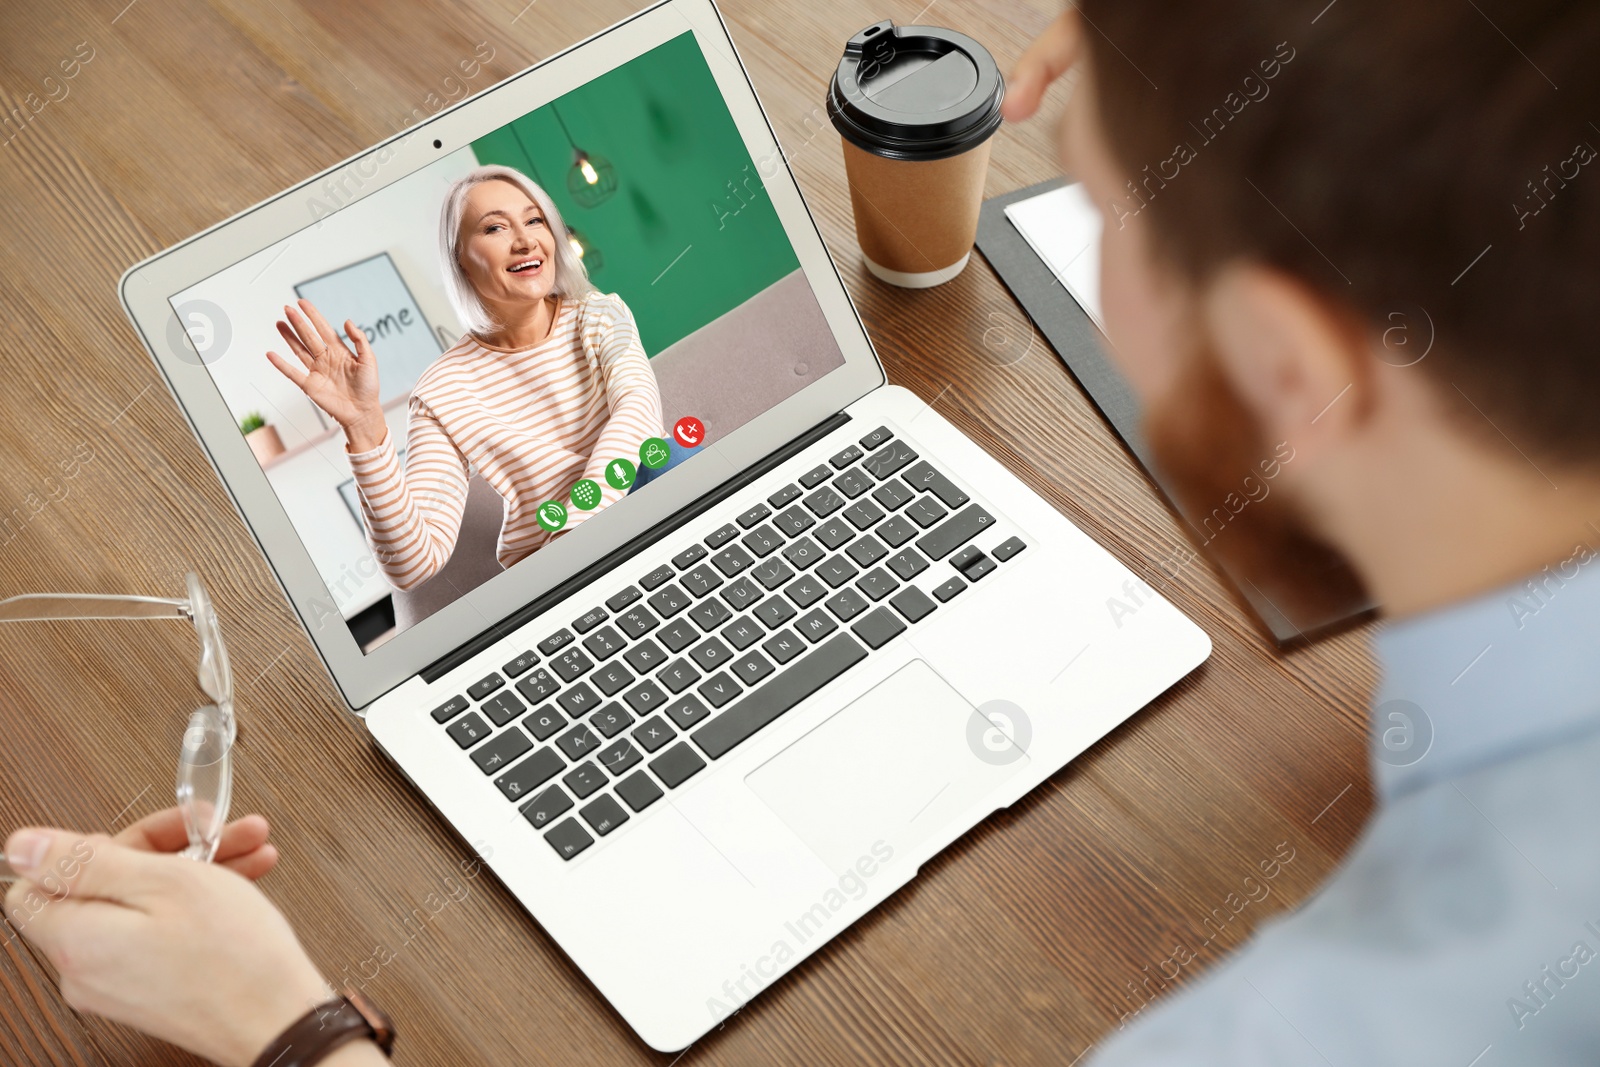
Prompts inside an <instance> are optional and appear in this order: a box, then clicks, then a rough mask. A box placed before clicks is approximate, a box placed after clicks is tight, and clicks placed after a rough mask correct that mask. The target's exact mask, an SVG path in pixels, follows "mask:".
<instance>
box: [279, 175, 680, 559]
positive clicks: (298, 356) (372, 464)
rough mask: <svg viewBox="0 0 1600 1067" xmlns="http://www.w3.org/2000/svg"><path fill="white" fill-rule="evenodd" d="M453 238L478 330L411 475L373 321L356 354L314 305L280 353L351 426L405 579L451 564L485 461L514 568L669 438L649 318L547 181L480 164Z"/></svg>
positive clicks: (443, 223)
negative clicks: (563, 508) (591, 261)
mask: <svg viewBox="0 0 1600 1067" xmlns="http://www.w3.org/2000/svg"><path fill="white" fill-rule="evenodd" d="M439 247H440V258H441V259H442V261H443V263H444V272H445V290H446V292H447V293H448V295H449V297H450V301H451V303H452V304H453V305H454V306H455V309H456V312H457V314H458V315H459V316H460V317H461V320H462V321H463V322H465V323H466V324H467V327H468V332H467V333H466V334H465V335H463V336H462V338H461V340H460V341H458V342H456V344H455V346H454V347H453V348H451V349H450V350H449V351H448V352H446V353H445V354H444V355H442V356H440V357H439V359H438V360H437V361H435V362H434V363H433V364H432V365H431V366H429V367H428V369H427V370H425V371H424V372H423V373H422V376H421V377H420V378H419V379H418V380H417V385H416V388H415V389H413V390H412V393H411V400H410V407H409V411H408V415H407V419H406V444H407V448H406V458H405V465H404V468H403V469H402V467H401V464H400V461H399V460H398V458H397V457H396V454H395V445H394V441H393V439H392V438H391V436H390V434H389V429H388V426H387V424H386V423H385V421H384V415H383V410H382V408H381V407H380V406H379V400H378V397H379V393H378V364H377V360H376V357H374V355H373V352H372V348H371V346H370V345H369V344H368V340H367V337H366V335H365V334H364V333H363V332H362V331H361V329H360V327H358V326H357V325H356V324H355V323H354V322H351V321H349V320H346V322H345V324H344V332H345V336H347V337H349V338H350V339H351V340H352V341H354V343H355V351H353V352H352V351H351V350H350V348H349V346H348V345H346V344H345V343H344V342H343V340H341V339H340V337H339V335H338V332H337V331H335V330H334V329H333V328H332V327H331V326H330V325H329V324H328V322H327V321H326V320H325V319H324V318H323V317H322V315H321V313H320V312H318V311H317V309H316V308H315V307H313V306H312V304H311V302H310V301H308V300H301V301H299V302H298V306H297V307H291V306H285V307H284V315H285V317H286V319H287V321H279V322H278V332H279V333H280V334H282V335H283V339H284V341H285V342H286V343H287V344H288V346H289V350H290V352H291V353H292V355H293V358H285V357H284V356H281V355H279V354H278V353H276V352H268V353H267V358H268V359H269V360H271V362H272V365H273V366H275V367H277V368H278V369H279V370H280V371H282V372H283V373H284V374H285V375H287V376H288V378H289V379H290V380H291V381H293V382H294V383H295V384H296V385H297V386H299V387H300V389H301V390H302V391H303V392H304V393H305V394H306V396H307V397H309V398H310V399H311V401H312V402H313V403H315V404H316V405H317V406H318V407H320V408H321V409H322V410H323V411H325V412H327V413H328V415H329V416H330V417H331V418H333V419H334V420H335V421H337V422H338V423H339V425H340V426H341V427H343V429H344V432H345V438H346V445H345V449H346V452H347V453H348V454H349V457H350V468H351V470H352V471H353V472H354V474H355V480H356V486H357V487H358V489H359V490H360V496H361V510H362V513H363V514H364V515H365V517H366V524H365V525H366V529H367V537H368V540H369V541H370V542H371V546H372V551H373V555H374V556H376V557H377V560H378V563H379V565H380V566H381V567H382V568H383V573H384V576H385V577H386V578H387V579H388V580H389V582H390V584H391V585H393V586H395V587H396V588H398V589H411V588H413V587H414V586H417V585H419V584H421V583H422V582H424V581H426V580H427V579H429V578H431V577H432V576H433V575H435V574H437V573H438V571H439V569H440V568H441V567H443V566H444V565H445V563H446V562H448V561H449V559H450V553H451V552H452V551H453V550H454V548H455V544H456V536H457V534H458V532H459V531H460V528H461V515H462V509H463V506H464V505H465V503H466V498H467V481H468V477H469V471H472V470H476V471H477V472H478V473H480V474H482V475H483V477H484V479H485V480H486V481H488V483H489V484H490V485H492V486H494V488H495V490H496V491H497V492H498V493H499V494H500V496H501V499H502V500H504V501H505V522H504V525H503V526H502V527H501V530H500V539H499V544H498V546H497V551H496V555H497V556H498V558H499V561H500V563H501V565H502V566H505V567H510V566H511V565H512V564H514V563H516V562H517V561H518V560H521V559H522V558H523V557H525V556H527V555H529V554H530V553H531V552H533V551H534V550H535V549H537V548H539V547H540V546H541V545H543V544H545V543H546V542H547V541H548V540H549V539H550V537H551V536H552V535H551V534H550V533H548V532H547V531H546V530H545V529H544V528H543V527H541V526H540V525H539V521H538V518H537V517H536V511H537V509H538V507H539V505H540V504H542V503H544V502H545V501H547V500H557V501H561V502H562V503H563V504H565V503H566V501H567V494H568V492H569V491H570V490H571V488H572V485H573V483H574V482H577V481H578V480H580V479H584V478H588V479H593V480H594V481H595V482H596V483H597V484H598V485H599V486H600V499H599V502H598V503H597V504H596V505H595V507H594V508H592V509H589V510H583V509H579V508H571V509H570V511H569V516H568V518H567V520H566V521H567V525H566V526H565V527H564V528H563V529H562V531H561V532H563V533H565V532H566V530H568V529H571V528H572V526H573V525H575V524H576V523H579V522H581V521H582V520H583V519H584V518H585V517H587V516H588V515H592V514H594V513H595V512H597V511H599V510H601V509H602V508H605V507H607V506H608V505H610V504H612V503H613V502H615V501H616V500H618V499H620V498H621V497H622V496H624V495H625V494H626V492H627V490H623V489H616V488H613V487H612V486H611V485H609V484H608V483H607V481H606V478H605V467H606V463H607V462H608V461H609V460H612V459H616V458H619V457H621V458H630V457H637V455H638V451H639V445H640V443H641V442H642V441H644V440H645V439H646V438H650V437H660V436H661V433H662V429H661V394H660V391H659V389H658V388H657V385H656V378H655V372H654V371H653V370H652V369H651V367H650V361H649V359H648V358H647V357H646V356H645V352H644V348H643V347H642V346H641V345H640V343H639V331H638V328H637V327H636V325H635V324H634V321H633V314H632V312H630V311H629V310H628V306H627V305H626V304H624V303H623V301H622V298H621V297H620V296H618V295H616V294H615V293H601V292H599V291H598V290H596V289H595V287H594V286H593V284H591V283H590V281H589V277H588V274H587V273H586V272H585V270H584V267H583V261H582V260H581V259H580V258H579V257H578V254H577V252H576V251H575V250H574V249H573V247H572V245H571V243H570V240H569V238H568V234H567V227H566V224H565V223H563V222H562V220H561V215H560V213H559V212H558V211H557V210H556V208H555V205H554V204H553V203H551V201H550V198H549V196H548V195H547V194H546V193H545V191H544V190H543V189H541V188H539V186H538V185H536V184H534V182H532V181H530V180H529V179H528V178H527V177H526V176H525V175H523V174H521V173H519V172H517V171H515V170H513V169H511V168H510V167H499V166H494V167H479V168H477V169H476V170H474V171H472V172H471V173H469V174H467V175H466V176H465V177H462V178H460V179H458V180H457V181H456V182H455V183H454V184H452V185H451V186H450V188H449V190H448V191H447V192H446V193H445V197H444V203H443V205H442V207H441V210H440V213H439ZM674 458H678V457H677V456H674ZM643 472H644V469H641V472H640V473H641V475H642V474H643ZM641 480H643V479H642V478H641Z"/></svg>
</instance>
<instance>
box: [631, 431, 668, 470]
mask: <svg viewBox="0 0 1600 1067" xmlns="http://www.w3.org/2000/svg"><path fill="white" fill-rule="evenodd" d="M671 458H672V449H671V447H670V446H669V445H668V444H667V442H666V441H664V440H662V439H661V438H659V437H647V438H645V441H644V443H643V444H642V445H640V446H639V462H640V463H643V464H644V465H645V466H646V467H649V468H650V469H651V470H659V469H660V468H662V467H665V466H666V465H667V460H669V459H671Z"/></svg>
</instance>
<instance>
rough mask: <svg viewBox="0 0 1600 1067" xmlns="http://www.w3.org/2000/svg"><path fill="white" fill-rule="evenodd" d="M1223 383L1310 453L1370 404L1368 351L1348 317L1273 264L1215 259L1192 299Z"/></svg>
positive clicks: (1274, 431) (1272, 436) (1269, 429)
mask: <svg viewBox="0 0 1600 1067" xmlns="http://www.w3.org/2000/svg"><path fill="white" fill-rule="evenodd" d="M1201 315H1202V319H1203V328H1204V329H1205V330H1206V331H1207V333H1208V335H1209V339H1210V343H1211V345H1212V346H1213V347H1214V348H1215V349H1216V352H1217V358H1218V361H1219V362H1220V363H1221V365H1222V370H1223V373H1224V374H1226V375H1227V377H1228V381H1229V383H1230V384H1231V385H1232V386H1233V387H1234V390H1235V392H1237V393H1238V395H1239V396H1240V398H1241V399H1243V401H1244V402H1245V404H1246V406H1247V407H1249V409H1250V410H1251V411H1252V412H1253V413H1254V414H1255V416H1256V418H1257V419H1258V420H1259V421H1260V423H1261V427H1262V429H1263V431H1264V432H1265V433H1266V434H1267V436H1268V439H1269V440H1273V441H1289V442H1291V443H1292V444H1293V445H1294V446H1295V451H1296V453H1297V454H1298V455H1301V456H1305V457H1308V458H1309V457H1311V456H1315V455H1316V454H1317V453H1319V452H1320V451H1323V450H1325V449H1326V448H1328V447H1329V446H1331V445H1336V444H1337V443H1339V442H1340V441H1341V440H1343V439H1345V438H1347V437H1348V436H1349V435H1350V434H1352V433H1354V432H1356V431H1357V430H1359V429H1360V428H1361V427H1362V426H1363V425H1364V424H1365V422H1366V420H1367V418H1368V417H1369V415H1370V409H1371V406H1372V400H1373V397H1372V384H1373V383H1372V354H1371V352H1370V350H1369V348H1368V341H1367V336H1366V331H1365V330H1364V328H1363V327H1362V325H1361V323H1360V322H1359V320H1358V319H1356V317H1355V316H1354V315H1353V314H1351V313H1348V312H1346V311H1345V310H1343V309H1341V308H1338V307H1337V306H1335V305H1334V304H1332V303H1331V302H1330V301H1328V300H1327V299H1325V298H1323V297H1322V296H1320V295H1318V294H1317V293H1315V292H1314V291H1312V290H1311V289H1309V288H1307V287H1306V286H1304V285H1302V284H1301V283H1300V282H1298V281H1296V280H1294V279H1293V278H1290V277H1289V276H1288V275H1285V274H1283V273H1282V272H1280V271H1275V270H1271V269H1269V268H1266V267H1262V266H1260V265H1257V264H1234V265H1230V266H1227V267H1224V268H1223V269H1222V270H1221V271H1220V272H1219V273H1218V274H1217V276H1216V277H1215V279H1214V280H1213V281H1212V283H1211V284H1210V285H1209V286H1208V287H1207V290H1206V292H1205V294H1204V297H1203V299H1202V302H1201Z"/></svg>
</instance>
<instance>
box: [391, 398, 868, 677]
mask: <svg viewBox="0 0 1600 1067" xmlns="http://www.w3.org/2000/svg"><path fill="white" fill-rule="evenodd" d="M849 421H850V416H849V415H848V414H846V413H845V412H843V411H840V412H837V413H836V414H834V415H832V416H831V417H829V418H828V419H826V420H824V421H822V422H819V423H818V424H817V425H815V426H813V427H812V428H811V429H809V430H807V431H806V432H805V433H803V434H801V435H800V436H799V437H796V438H794V439H793V440H791V441H790V442H789V443H788V444H786V445H784V446H783V447H782V448H779V449H777V450H776V451H774V452H771V453H768V454H767V455H766V456H765V457H764V458H763V459H761V460H759V461H758V462H756V463H753V464H751V465H750V466H749V467H746V468H745V469H744V470H742V471H740V472H739V473H738V474H736V475H734V476H733V477H732V478H729V479H728V480H727V481H725V482H723V483H722V484H721V485H719V486H717V487H716V488H715V489H713V490H711V491H710V492H709V493H706V494H704V495H703V496H700V497H697V498H696V499H694V500H693V501H691V502H689V503H688V504H687V505H685V506H684V507H683V508H681V509H679V510H678V511H676V512H674V513H673V514H672V516H671V517H669V518H666V519H663V520H661V521H660V522H658V523H656V524H655V525H654V526H652V527H650V528H649V529H648V530H646V531H645V532H644V533H642V534H640V535H639V536H638V537H635V538H633V539H632V540H631V541H628V542H627V543H626V544H622V545H618V546H617V547H616V548H614V549H612V550H611V551H610V552H608V553H606V554H605V555H604V556H601V557H600V558H599V559H597V560H595V561H594V562H593V563H591V564H589V565H588V566H587V567H585V568H583V569H582V570H580V571H578V572H577V573H576V574H574V575H572V576H571V577H570V578H567V579H566V580H564V581H562V582H561V583H560V584H559V585H556V586H554V587H552V588H551V589H549V590H547V591H546V592H544V593H542V594H540V595H539V596H538V597H536V598H535V599H533V600H531V601H529V602H528V603H527V604H525V605H523V606H522V607H521V608H518V609H517V610H516V611H514V612H512V613H511V614H510V615H507V616H506V617H505V618H504V619H501V620H500V621H499V622H498V623H496V624H495V625H493V626H491V627H489V628H488V629H487V630H484V631H483V632H481V633H479V634H478V635H477V636H476V637H474V638H472V639H471V640H470V641H467V642H466V643H464V644H462V645H459V646H457V647H456V648H455V649H453V650H451V651H449V652H447V653H445V654H444V655H443V656H441V657H440V658H439V659H437V660H435V661H434V662H432V663H430V664H429V665H428V666H426V667H424V668H423V669H422V670H421V671H419V672H417V673H418V676H419V677H420V678H421V679H422V680H423V681H425V682H429V683H431V682H433V681H435V680H437V679H439V678H441V677H443V676H444V675H445V674H446V673H448V672H449V671H452V670H454V669H455V668H457V667H459V666H460V665H461V664H463V663H465V662H466V661H467V660H469V659H471V658H472V657H473V656H475V655H477V654H478V653H479V652H482V651H483V650H484V649H486V648H488V647H489V646H490V645H492V644H494V643H495V642H496V641H498V640H500V639H501V638H502V637H504V636H505V635H506V634H508V633H510V632H511V631H512V630H515V629H517V628H518V627H520V626H522V625H524V624H525V623H527V622H529V621H530V620H532V619H535V618H537V617H539V616H540V615H542V614H544V613H545V612H546V611H548V610H549V609H550V608H551V607H552V606H554V605H555V604H557V603H559V602H560V601H562V600H565V599H566V598H567V597H569V596H571V595H572V593H573V592H575V591H576V590H578V589H581V588H582V587H583V586H586V585H588V584H589V583H590V582H593V581H594V580H595V579H597V578H600V577H602V576H604V575H605V574H606V573H608V572H609V571H612V570H615V569H616V567H617V566H618V565H620V564H621V563H623V562H624V561H626V560H627V559H629V558H630V557H632V556H635V555H637V554H638V553H640V552H642V551H644V550H645V549H646V548H649V547H650V546H651V545H653V544H655V543H656V542H657V541H659V540H661V539H662V538H663V537H666V536H668V535H669V534H671V533H673V532H674V531H676V530H679V529H681V528H682V527H683V526H684V525H685V524H687V523H689V522H691V521H692V520H694V519H696V518H698V517H699V516H700V515H702V514H704V513H705V512H706V511H708V510H710V509H711V508H712V507H714V506H716V505H717V504H720V503H721V502H722V501H724V500H726V499H727V498H728V497H730V496H732V495H733V494H734V493H737V492H738V491H739V490H741V489H743V488H744V487H745V486H747V485H749V484H750V483H751V482H753V481H755V480H756V479H757V478H759V477H761V476H762V475H763V474H766V473H767V472H768V471H771V470H774V469H775V468H777V466H778V465H779V464H780V463H783V462H785V461H786V460H789V459H791V458H793V457H794V456H797V455H799V454H800V453H801V452H803V451H804V450H805V449H806V448H808V447H810V446H811V445H812V444H814V443H815V442H817V441H820V440H821V439H822V438H824V437H826V436H827V435H828V434H830V433H832V432H833V431H834V430H837V429H838V428H839V427H841V426H843V425H844V424H845V423H847V422H849Z"/></svg>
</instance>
